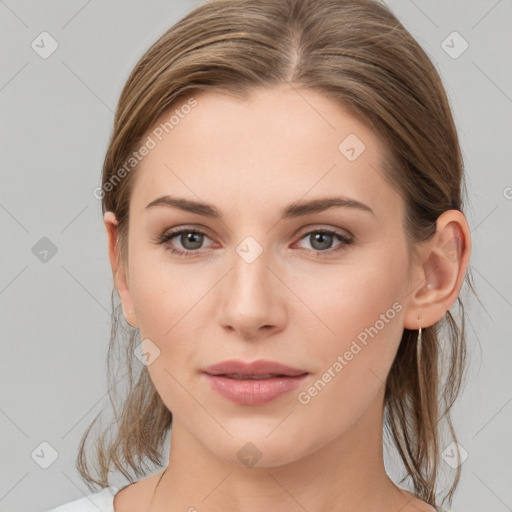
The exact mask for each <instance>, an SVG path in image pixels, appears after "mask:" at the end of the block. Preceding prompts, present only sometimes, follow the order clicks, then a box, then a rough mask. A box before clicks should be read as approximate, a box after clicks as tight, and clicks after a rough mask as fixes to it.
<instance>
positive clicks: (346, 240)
mask: <svg viewBox="0 0 512 512" xmlns="http://www.w3.org/2000/svg"><path fill="white" fill-rule="evenodd" d="M182 233H194V234H196V235H204V236H206V237H208V235H207V234H206V233H204V232H203V231H200V230H197V229H191V228H178V229H176V230H174V231H169V232H167V233H164V234H163V235H160V236H158V237H157V239H156V242H157V243H158V244H164V243H166V242H167V241H169V240H172V239H173V238H175V237H176V236H178V235H181V234H182ZM315 233H321V234H325V235H334V236H335V237H336V238H337V239H338V240H339V241H340V242H341V244H339V245H338V246H337V247H335V248H334V249H325V250H323V251H319V250H315V249H303V250H305V251H310V250H312V251H313V252H315V253H316V254H317V257H323V256H324V255H325V254H326V253H327V254H328V255H329V254H332V253H336V252H339V251H343V250H345V249H346V248H347V247H348V246H350V245H351V244H352V243H353V242H354V240H353V239H352V238H349V237H347V236H345V235H343V234H341V233H339V232H338V231H335V230H333V229H327V228H322V229H315V230H312V231H308V232H307V233H305V234H304V235H303V236H301V238H300V239H299V240H302V239H304V238H306V237H307V236H310V235H312V234H315ZM166 250H168V251H171V252H172V253H173V254H178V255H180V256H189V255H193V256H197V254H198V253H199V249H198V250H195V251H188V250H187V251H182V250H181V249H176V248H175V247H170V246H169V247H166Z"/></svg>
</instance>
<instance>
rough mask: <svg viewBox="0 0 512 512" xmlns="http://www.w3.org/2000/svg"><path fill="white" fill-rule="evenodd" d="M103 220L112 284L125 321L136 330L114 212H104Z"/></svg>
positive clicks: (136, 321)
mask: <svg viewBox="0 0 512 512" xmlns="http://www.w3.org/2000/svg"><path fill="white" fill-rule="evenodd" d="M103 219H104V221H105V228H106V230H107V243H108V255H109V258H110V265H111V267H112V274H113V276H114V284H115V287H116V289H117V293H118V294H119V297H120V298H121V304H122V307H123V314H124V317H125V318H126V321H127V322H128V323H129V324H130V325H131V326H132V327H135V328H138V327H139V322H138V320H137V316H136V315H135V310H134V307H133V302H132V297H131V294H130V288H129V283H128V280H127V274H126V271H125V269H124V266H123V265H122V261H121V255H120V253H119V246H118V244H117V236H118V232H117V227H118V221H117V219H116V217H115V214H114V212H110V211H109V212H105V215H104V216H103Z"/></svg>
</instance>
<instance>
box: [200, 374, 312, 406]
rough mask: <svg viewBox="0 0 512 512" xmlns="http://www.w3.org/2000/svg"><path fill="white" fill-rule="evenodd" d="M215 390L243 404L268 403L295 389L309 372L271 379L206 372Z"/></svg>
mask: <svg viewBox="0 0 512 512" xmlns="http://www.w3.org/2000/svg"><path fill="white" fill-rule="evenodd" d="M205 375H206V376H207V377H208V380H209V381H210V384H211V386H212V387H213V389H214V390H215V391H217V392H218V393H220V394H221V395H222V396H224V397H226V398H229V399H230V400H232V401H233V402H236V403H237V404H241V405H260V404H266V403H268V402H271V401H272V400H275V399H276V398H278V397H280V396H282V395H284V394H285V393H289V392H290V391H292V390H294V389H295V388H297V387H298V386H300V384H301V383H302V382H304V380H305V378H306V377H307V375H308V374H307V373H305V374H303V375H297V376H295V377H285V376H282V377H272V378H270V379H260V380H256V379H244V380H242V379H230V378H229V377H225V376H223V375H210V374H208V373H206V374H205Z"/></svg>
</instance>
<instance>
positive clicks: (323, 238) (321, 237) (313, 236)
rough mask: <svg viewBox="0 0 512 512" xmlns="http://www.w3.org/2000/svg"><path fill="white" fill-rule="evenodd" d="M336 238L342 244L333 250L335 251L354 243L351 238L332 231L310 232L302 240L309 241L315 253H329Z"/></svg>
mask: <svg viewBox="0 0 512 512" xmlns="http://www.w3.org/2000/svg"><path fill="white" fill-rule="evenodd" d="M336 238H337V239H338V240H339V241H340V243H339V244H338V245H337V246H336V247H335V248H334V249H333V250H335V251H336V250H339V249H341V248H343V247H344V246H347V245H350V244H351V243H352V240H351V239H350V238H348V237H347V236H345V235H343V234H342V233H338V232H337V231H334V230H331V229H319V230H316V231H310V232H309V233H306V234H305V235H304V236H303V237H302V238H301V240H304V239H306V240H309V241H310V244H311V246H312V248H313V250H315V251H327V250H329V249H331V248H332V243H333V242H334V240H335V239H336Z"/></svg>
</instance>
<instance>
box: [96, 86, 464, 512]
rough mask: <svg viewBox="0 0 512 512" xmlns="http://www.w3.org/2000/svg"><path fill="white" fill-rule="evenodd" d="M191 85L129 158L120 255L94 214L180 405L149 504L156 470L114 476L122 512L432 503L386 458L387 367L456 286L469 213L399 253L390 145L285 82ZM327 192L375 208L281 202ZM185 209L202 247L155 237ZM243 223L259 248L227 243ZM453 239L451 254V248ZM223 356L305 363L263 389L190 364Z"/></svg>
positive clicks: (184, 221)
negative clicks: (163, 201)
mask: <svg viewBox="0 0 512 512" xmlns="http://www.w3.org/2000/svg"><path fill="white" fill-rule="evenodd" d="M194 97H195V98H196V99H197V101H198V105H197V106H196V107H195V109H193V110H192V111H191V113H190V114H189V115H188V116H186V117H185V118H184V119H182V120H180V123H179V124H178V125H177V126H176V127H175V128H174V129H173V131H172V132H170V133H169V135H168V136H166V137H165V138H164V140H163V141H162V142H160V143H159V144H158V145H157V146H156V147H155V148H154V149H152V150H151V151H150V153H149V154H148V155H147V156H146V157H145V158H144V159H143V160H142V162H141V167H140V168H139V169H137V171H136V172H137V175H136V182H135V185H134V188H133V192H132V197H131V203H130V224H129V243H128V261H129V263H128V266H127V268H125V267H124V266H123V265H122V264H121V259H120V257H119V249H118V246H117V244H116V235H117V221H116V219H115V217H114V214H113V213H112V212H107V213H106V215H105V227H106V232H107V239H108V247H109V256H110V261H111V265H112V271H113V274H114V278H115V286H116V288H117V290H118V292H119V295H120V297H121V300H122V304H123V310H124V314H125V316H126V319H127V321H128V322H129V323H130V324H131V325H132V326H134V327H137V328H138V329H140V333H141V339H142V340H144V339H146V338H149V339H150V340H151V342H152V343H154V345H155V346H157V347H158V349H159V350H160V354H159V356H158V357H157V358H156V359H155V360H154V361H153V362H152V363H151V364H149V365H148V370H149V373H150V375H151V378H152V380H153V382H154V384H155V387H156V389H157V390H158V393H159V394H160V396H161V397H162V400H163V401H164V403H165V404H166V406H167V407H168V408H169V409H170V410H171V411H172V413H173V417H174V418H173V427H172V449H171V450H170V453H169V465H168V467H167V470H166V472H165V474H164V476H163V478H162V480H161V482H160V484H159V485H158V489H157V492H156V495H155V498H154V502H153V503H152V504H151V508H150V503H151V500H152V497H153V493H154V491H155V485H156V482H157V479H158V477H160V475H161V474H162V471H160V472H158V473H156V474H154V475H152V476H150V477H147V478H145V479H143V480H141V481H139V482H137V483H134V484H131V485H129V486H127V487H126V488H124V489H123V490H122V491H120V492H119V493H118V494H117V495H116V497H115V501H114V507H115V510H116V512H135V511H137V512H140V511H141V510H150V511H151V512H154V511H164V510H165V511H167V512H169V511H170V512H174V511H178V510H179V511H186V510H195V509H197V510H200V511H208V512H217V511H223V512H226V511H239V510H244V512H256V511H261V510H266V511H268V512H273V511H277V510H279V511H282V510H289V511H303V510H307V511H324V510H336V511H353V510H366V511H368V512H377V511H378V512H398V511H400V512H413V511H414V512H418V511H419V512H427V511H430V512H431V511H433V510H434V508H433V507H431V506H430V505H428V504H426V503H424V502H422V501H420V500H418V499H416V498H413V496H412V495H410V494H409V493H407V492H406V491H405V490H403V489H401V488H399V487H397V486H396V485H395V484H394V483H393V482H392V481H391V479H390V478H389V477H388V476H387V474H386V472H385V469H384V464H383V452H382V443H383V440H382V413H383V398H384V382H385V379H386V376H387V374H388V372H389V369H390V367H391V364H392V362H393V360H394V357H395V354H396V351H397V349H398V345H399V343H400V339H401V335H402V332H403V329H404V328H408V329H418V328H419V320H418V319H419V317H420V315H421V325H422V327H426V326H429V325H432V324H434V323H435V322H437V321H438V320H440V319H441V318H442V316H443V315H444V313H445V312H446V311H447V310H448V309H449V308H450V307H451V305H452V304H453V303H454V302H455V300H456V299H457V296H458V294H459V291H460V288H461V286H462V283H463V279H464V274H465V272H466V268H467V264H468V260H469V254H470V248H471V242H470V233H469V228H468V225H467V222H466V219H465V218H464V216H463V215H462V214H461V213H460V212H458V211H455V210H450V211H447V212H445V213H443V215H441V216H440V218H439V219H438V222H437V231H436V234H435V236H434V237H433V238H432V240H430V241H429V242H428V243H425V244H423V245H422V246H420V247H418V257H417V258H415V259H414V260H412V259H409V252H408V250H407V243H406V237H405V231H404V228H403V225H402V222H403V216H404V203H403V200H402V199H401V197H400V196H399V194H398V192H397V191H396V190H394V189H393V188H392V187H391V186H390V185H388V183H387V182H386V181H384V179H383V177H382V175H381V173H380V171H379V166H380V161H381V158H382V156H383V154H384V152H385V150H386V148H385V147H384V146H383V145H382V144H381V141H380V140H379V139H378V138H377V137H376V135H375V133H374V132H373V131H371V130H370V129H369V128H368V127H366V125H364V124H362V123H361V122H360V121H358V120H357V119H356V118H354V117H353V116H351V115H350V114H349V113H348V112H347V111H346V110H344V109H343V108H342V107H341V106H340V105H339V104H337V103H335V102H333V101H332V100H331V99H329V98H327V97H326V96H323V95H322V94H320V93H318V92H313V91H304V90H301V91H300V94H299V92H298V91H297V90H295V89H294V88H291V87H289V86H288V85H283V86H279V87H276V88H274V89H265V90H257V91H255V92H254V94H253V95H252V96H251V97H250V99H248V100H241V99H236V98H234V97H232V96H228V95H223V94H220V93H218V92H211V91H207V92H201V93H199V94H196V95H194ZM164 118H168V115H167V116H163V117H162V119H164ZM349 134H356V135H357V137H358V138H359V139H360V140H361V141H363V142H364V144H365V146H366V149H365V150H364V151H363V152H362V153H361V154H360V156H359V157H358V158H356V159H355V160H354V161H349V160H348V159H347V158H346V157H345V156H344V155H343V154H341V152H340V151H339V150H338V145H339V144H340V142H341V141H342V140H344V139H345V137H347V135H349ZM164 194H172V195H173V196H179V197H184V198H188V199H191V200H196V201H197V200H200V201H204V202H206V203H211V204H213V205H215V206H216V207H217V208H218V209H219V210H220V211H221V212H222V215H223V220H222V221H220V220H217V219H211V218H208V217H204V216H201V215H199V214H197V213H190V212H186V211H183V210H180V209H177V208H172V207H168V206H158V207H154V208H146V205H147V204H148V203H150V202H151V201H152V200H154V199H155V198H157V197H160V196H162V195H164ZM333 195H334V196H342V195H343V196H347V197H350V198H353V199H356V200H358V201H361V202H362V203H365V204H366V205H368V206H370V207H371V209H372V210H373V212H374V215H372V214H371V213H369V212H366V211H363V210H359V209H355V208H348V207H334V208H330V209H327V210H325V211H322V212H317V213H312V214H308V215H307V216H305V217H300V218H289V219H282V220H279V215H280V212H281V210H282V209H283V208H284V207H285V206H286V205H289V204H290V203H293V202H296V201H298V200H304V201H307V200H311V199H316V198H320V197H325V196H333ZM184 225H186V226H187V227H189V228H192V229H199V230H201V231H203V232H204V233H205V235H206V236H205V237H204V238H203V243H202V245H200V246H199V247H200V248H199V249H192V250H195V251H197V254H196V255H192V256H180V255H176V254H172V253H171V252H170V251H169V250H168V249H166V246H167V247H171V246H174V247H175V248H177V249H181V250H183V249H184V246H183V243H185V244H187V239H186V238H185V239H184V238H182V237H180V236H179V235H178V236H176V237H175V238H173V239H172V240H171V241H168V242H166V243H165V244H160V245H159V244H157V243H155V239H156V238H157V237H158V236H159V235H162V234H164V233H165V232H168V231H170V229H171V228H175V227H179V226H184ZM321 228H332V229H335V230H336V231H337V232H339V233H341V234H345V235H346V234H350V235H352V237H353V240H354V241H353V243H352V244H351V245H347V246H345V247H344V248H343V249H341V250H340V251H337V252H336V251H335V249H336V248H338V247H339V244H340V243H342V242H340V241H339V240H338V239H337V238H336V237H333V238H332V242H331V244H330V245H329V239H328V240H327V242H326V243H325V242H324V244H325V245H326V246H327V247H328V248H327V249H324V250H323V251H322V249H321V248H320V249H319V247H322V246H321V245H320V246H319V244H318V243H315V237H314V233H313V235H311V232H315V229H316V230H318V229H321ZM247 236H251V237H253V238H254V239H255V240H257V242H258V243H259V244H260V246H261V248H262V250H263V252H262V253H261V255H260V256H259V257H258V258H257V259H256V260H255V261H253V262H252V263H248V262H247V261H245V260H244V259H243V258H242V257H241V256H239V254H238V253H237V252H236V248H237V246H238V245H239V244H240V243H241V242H242V240H244V239H245V237H247ZM454 241H458V243H459V247H460V252H459V257H458V258H453V257H449V254H448V253H447V251H446V250H445V247H446V244H447V243H448V244H449V243H453V242H454ZM199 242H200V240H199ZM325 245H324V246H325ZM190 247H193V245H191V244H190V243H189V244H188V245H187V246H186V248H187V249H189V250H191V249H190ZM196 247H197V246H196ZM321 252H323V254H324V255H323V256H322V255H320V256H318V253H321ZM397 301H398V302H399V303H400V304H401V306H402V308H401V310H400V311H399V312H397V313H396V315H395V316H394V318H393V319H391V320H389V322H387V323H385V325H384V327H383V328H381V329H380V330H379V332H378V334H377V335H375V336H374V337H373V338H369V340H368V343H367V345H366V346H364V345H361V346H362V347H363V348H362V350H361V351H360V352H359V353H358V354H357V356H354V358H353V359H352V360H351V361H350V362H348V364H347V365H346V366H344V368H343V370H342V371H341V372H339V373H338V374H336V377H334V378H332V379H331V381H330V382H329V383H328V384H327V385H326V386H325V387H324V389H322V390H321V392H319V393H318V394H317V395H316V396H314V397H312V398H311V400H310V402H309V403H308V404H302V403H300V402H299V401H298V398H297V395H298V393H299V392H300V391H303V390H307V389H308V388H309V387H310V386H311V385H312V383H314V382H315V381H317V380H318V379H321V378H322V375H323V374H324V373H325V372H326V371H327V369H328V368H329V367H332V365H333V363H334V362H335V361H336V359H337V357H338V355H340V354H344V353H345V352H346V351H347V350H348V349H349V348H350V346H351V343H352V342H353V340H355V339H356V338H357V335H358V334H359V333H361V331H364V329H365V328H367V327H370V326H374V325H375V323H376V321H377V320H378V319H379V318H380V315H381V314H383V313H386V311H387V310H389V309H390V308H391V307H392V304H393V303H395V302H397ZM231 358H239V359H243V360H246V361H253V360H256V359H260V358H267V359H271V360H275V361H279V362H283V363H285V364H288V365H290V366H293V367H297V368H300V369H303V370H305V371H308V372H310V373H309V375H308V378H307V381H306V383H305V384H304V385H303V386H301V388H300V389H298V390H295V391H292V392H291V393H288V394H286V395H285V396H283V397H281V398H279V399H277V400H275V401H273V402H270V403H267V404H265V405H260V406H247V405H238V404H235V403H233V402H231V401H229V400H228V399H226V398H224V397H222V396H221V395H219V394H217V393H216V392H215V391H213V390H212V389H211V388H210V387H209V385H208V382H207V380H206V379H205V377H204V375H202V374H201V371H200V370H201V369H202V368H204V367H206V366H208V365H211V364H214V363H217V362H220V361H223V360H226V359H231ZM248 442H251V443H253V444H254V445H255V446H256V447H257V448H258V450H259V451H260V452H261V459H260V460H259V461H258V462H257V463H256V464H255V465H254V466H253V467H247V466H245V465H244V464H243V463H242V462H241V461H240V460H239V459H238V457H237V452H238V451H239V450H240V449H241V448H242V447H244V446H245V445H246V443H248ZM190 507H195V509H192V508H190Z"/></svg>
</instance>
